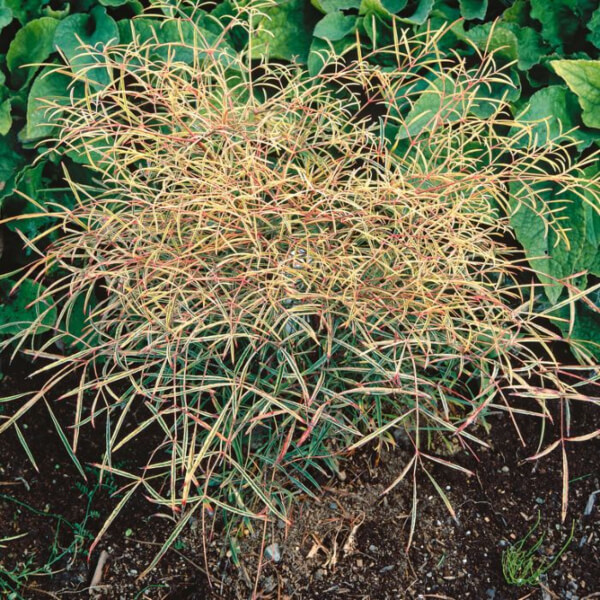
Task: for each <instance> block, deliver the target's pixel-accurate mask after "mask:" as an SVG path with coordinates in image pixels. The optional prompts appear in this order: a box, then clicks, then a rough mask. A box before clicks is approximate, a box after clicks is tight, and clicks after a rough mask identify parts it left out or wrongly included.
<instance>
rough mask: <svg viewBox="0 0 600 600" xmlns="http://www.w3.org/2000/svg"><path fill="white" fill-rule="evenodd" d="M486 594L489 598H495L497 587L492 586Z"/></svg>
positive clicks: (490, 599) (492, 599) (491, 599)
mask: <svg viewBox="0 0 600 600" xmlns="http://www.w3.org/2000/svg"><path fill="white" fill-rule="evenodd" d="M485 594H486V596H487V597H488V598H489V600H494V598H495V597H496V588H490V589H488V590H486V592H485Z"/></svg>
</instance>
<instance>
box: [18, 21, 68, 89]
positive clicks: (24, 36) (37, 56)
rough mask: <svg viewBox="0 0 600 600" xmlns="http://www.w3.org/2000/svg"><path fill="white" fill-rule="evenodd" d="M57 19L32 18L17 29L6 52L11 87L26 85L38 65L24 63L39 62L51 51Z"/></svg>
mask: <svg viewBox="0 0 600 600" xmlns="http://www.w3.org/2000/svg"><path fill="white" fill-rule="evenodd" d="M58 23H59V21H58V20H56V19H53V18H51V17H41V18H40V19H34V20H33V21H30V22H29V23H27V24H26V25H25V27H22V28H21V29H19V31H17V34H16V35H15V37H14V39H13V41H12V42H11V44H10V46H9V48H8V52H7V53H6V66H7V67H8V70H9V72H10V74H11V81H12V84H13V87H21V86H24V85H27V84H28V83H29V82H30V81H31V79H33V76H34V75H35V73H36V71H37V69H38V67H37V66H31V67H24V65H28V64H35V63H41V62H43V61H44V60H46V59H47V58H48V57H49V56H50V54H51V53H52V52H53V50H54V47H53V40H54V32H55V31H56V27H57V25H58Z"/></svg>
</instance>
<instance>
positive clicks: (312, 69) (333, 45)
mask: <svg viewBox="0 0 600 600" xmlns="http://www.w3.org/2000/svg"><path fill="white" fill-rule="evenodd" d="M355 45H356V40H355V39H354V38H344V39H342V40H340V41H338V42H330V41H327V40H321V39H319V38H313V41H312V44H311V46H310V52H309V54H308V61H307V67H308V74H309V75H311V76H313V75H317V74H318V73H319V72H320V71H321V70H322V69H323V67H324V66H325V64H326V59H327V57H328V56H329V54H331V50H332V49H333V51H334V52H335V55H336V56H341V55H342V54H343V53H344V52H345V51H346V50H347V49H348V48H350V47H351V46H355Z"/></svg>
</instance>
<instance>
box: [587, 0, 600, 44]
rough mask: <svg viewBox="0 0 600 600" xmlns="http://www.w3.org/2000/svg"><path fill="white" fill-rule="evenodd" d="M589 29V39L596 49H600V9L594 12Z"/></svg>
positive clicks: (588, 25)
mask: <svg viewBox="0 0 600 600" xmlns="http://www.w3.org/2000/svg"><path fill="white" fill-rule="evenodd" d="M587 28H588V29H589V30H590V34H589V35H588V36H587V39H588V40H589V41H590V42H591V43H592V44H594V46H596V48H600V7H599V8H598V9H596V10H595V11H594V14H593V15H592V18H591V19H590V21H589V22H588V24H587Z"/></svg>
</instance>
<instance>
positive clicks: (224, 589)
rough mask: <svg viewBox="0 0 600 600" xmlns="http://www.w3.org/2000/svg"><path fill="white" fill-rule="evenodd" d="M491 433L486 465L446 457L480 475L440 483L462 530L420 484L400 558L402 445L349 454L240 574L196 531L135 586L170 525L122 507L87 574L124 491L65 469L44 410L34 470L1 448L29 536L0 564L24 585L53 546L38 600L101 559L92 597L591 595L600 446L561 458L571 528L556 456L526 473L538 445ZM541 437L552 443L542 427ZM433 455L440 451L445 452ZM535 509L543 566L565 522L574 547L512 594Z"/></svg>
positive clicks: (498, 598) (500, 431) (14, 383)
mask: <svg viewBox="0 0 600 600" xmlns="http://www.w3.org/2000/svg"><path fill="white" fill-rule="evenodd" d="M24 369H25V365H21V366H19V363H17V364H16V366H15V367H12V368H8V369H5V373H6V376H5V377H4V380H3V381H2V387H3V392H4V393H6V392H7V391H8V390H10V392H11V393H15V392H16V391H17V390H18V388H19V387H21V386H23V381H24V375H25V370H24ZM53 406H54V407H55V408H54V410H55V412H56V414H57V416H58V418H59V420H61V421H63V424H65V425H66V424H67V423H66V420H65V419H63V418H62V417H63V416H65V417H66V416H68V415H69V414H72V413H70V410H69V408H68V407H67V406H64V405H61V404H55V405H53ZM573 416H574V421H575V422H576V423H577V424H578V426H581V430H582V431H592V430H594V429H598V428H599V427H600V420H599V419H598V415H597V411H596V412H595V411H593V410H590V411H584V410H583V409H582V407H578V413H577V414H575V415H573ZM490 423H491V432H490V435H489V436H487V437H486V440H487V442H488V443H489V444H490V448H489V449H483V450H482V451H480V452H479V453H478V458H479V460H476V459H475V458H473V456H472V455H470V454H469V453H468V452H466V451H460V452H459V454H458V455H456V456H455V457H454V459H455V460H457V461H459V463H460V464H462V465H463V466H465V467H468V468H470V469H472V470H474V472H475V477H471V478H468V477H466V476H464V475H463V474H461V473H458V472H455V471H452V470H450V469H442V468H439V469H435V470H434V471H433V473H434V475H435V477H436V479H437V481H438V482H439V483H440V485H443V486H444V488H445V491H446V493H447V495H448V498H449V499H450V501H451V503H452V505H453V507H454V509H455V511H456V520H455V519H453V518H452V517H451V516H450V514H449V513H448V511H447V509H446V508H445V507H444V505H443V503H442V501H441V499H440V498H439V496H438V495H437V493H436V492H435V490H434V489H433V487H432V486H431V484H430V483H429V482H428V480H426V478H425V477H422V478H421V480H420V481H418V498H419V504H418V507H419V508H418V519H417V528H416V533H415V537H414V540H413V544H412V546H411V548H410V550H409V551H408V553H407V552H406V550H405V547H406V544H407V540H408V532H409V520H410V517H409V513H410V509H411V502H412V488H411V485H410V482H404V483H402V484H400V485H399V486H397V487H396V488H395V489H394V490H393V491H391V492H390V493H389V494H388V495H385V496H382V495H381V492H382V491H383V490H384V489H385V488H386V487H387V486H388V485H389V484H390V483H391V482H392V481H393V480H394V479H395V478H396V477H397V475H398V474H399V472H400V471H401V469H402V467H403V465H404V463H405V462H406V459H407V458H408V456H409V454H408V453H406V454H405V451H404V450H403V449H402V447H401V445H400V446H398V447H397V448H396V449H393V450H389V451H384V452H383V453H382V454H381V455H380V456H377V454H376V453H375V452H374V451H373V450H372V449H371V450H365V451H363V452H358V453H355V454H354V455H353V456H351V457H350V459H349V460H348V461H347V462H344V463H342V471H341V472H340V475H338V476H334V477H331V479H330V480H326V481H323V490H322V491H323V495H322V497H321V498H319V499H318V500H314V499H310V498H300V501H299V502H298V503H297V505H296V506H294V508H293V511H292V513H291V521H292V525H291V527H289V528H288V529H286V528H285V527H284V526H283V523H281V522H279V523H277V522H274V523H272V524H270V525H269V526H268V527H267V528H266V530H263V528H262V525H261V524H260V523H258V524H257V527H256V530H255V532H254V533H248V534H247V535H246V536H242V537H241V538H240V539H239V545H237V548H236V547H234V551H235V554H236V555H237V558H238V565H236V564H235V560H234V556H233V554H232V547H231V545H230V544H229V543H228V542H227V541H226V540H225V539H224V537H223V536H220V535H219V534H218V532H215V533H214V534H210V533H209V534H208V536H207V556H206V559H205V557H204V555H203V542H202V525H201V523H200V521H195V522H193V523H192V525H191V527H188V528H187V529H186V530H184V532H183V534H182V535H181V537H180V538H179V539H178V540H177V542H176V543H175V545H174V547H173V548H172V549H171V550H170V551H169V552H168V553H167V555H166V556H165V557H164V558H163V559H162V560H161V562H160V563H159V565H158V566H157V568H156V569H154V570H153V571H152V572H151V573H150V575H149V576H148V577H146V578H144V579H143V580H142V581H140V580H138V576H139V574H140V573H141V572H142V571H143V570H144V569H145V568H146V567H147V565H148V564H149V562H150V561H151V560H152V557H153V556H154V554H155V553H156V552H157V551H158V549H159V547H160V545H161V544H162V543H163V541H164V540H165V539H166V537H167V536H168V535H169V533H170V531H171V529H172V527H173V523H172V522H171V521H170V520H169V519H167V518H165V517H159V516H156V515H155V514H154V515H153V512H154V511H153V508H152V505H150V504H149V503H147V502H146V500H145V499H144V498H142V497H139V498H137V499H136V500H135V501H133V502H131V503H129V504H128V505H127V506H126V507H125V509H124V510H123V512H122V514H121V515H120V516H119V518H118V519H117V521H116V522H115V524H114V525H113V526H112V527H111V528H110V529H109V531H108V532H107V534H106V535H105V536H104V537H103V538H102V540H101V542H100V543H99V545H98V546H97V548H96V549H95V551H94V553H93V555H92V557H91V560H90V561H89V562H88V561H87V559H86V552H87V549H88V548H89V546H90V542H91V539H92V537H93V536H95V535H96V533H97V532H98V530H99V528H100V527H101V525H102V523H103V518H105V517H107V516H108V514H109V513H110V511H111V510H112V508H113V507H114V506H115V504H116V503H117V501H118V495H117V497H116V498H114V497H111V492H114V491H115V490H116V489H117V487H118V482H117V481H114V480H106V481H105V482H104V483H103V485H101V486H96V485H95V484H96V483H97V476H96V474H95V473H94V471H93V469H91V468H90V469H88V468H87V467H85V470H86V472H87V474H88V481H87V482H85V481H84V480H83V479H82V477H81V475H80V474H79V473H78V472H77V470H76V469H75V467H74V466H73V465H72V463H70V462H69V460H68V458H67V456H66V453H65V449H64V447H63V446H62V444H61V442H60V440H59V438H58V436H57V434H56V432H55V430H54V426H53V424H52V421H51V420H50V418H49V416H48V414H47V411H46V409H45V408H44V407H43V405H41V404H40V405H38V406H37V407H36V408H35V409H33V410H32V411H31V412H30V413H29V414H28V415H27V417H26V419H25V420H24V421H23V424H22V426H21V431H23V433H24V435H26V437H27V441H28V442H29V445H30V447H31V449H32V452H33V454H34V456H35V459H36V460H37V461H38V467H39V472H36V471H35V470H34V469H33V468H32V466H31V464H30V463H29V461H28V459H27V457H26V455H25V453H24V451H23V450H22V448H21V446H20V444H19V442H18V440H17V438H16V435H14V433H12V432H11V433H9V434H7V435H4V436H2V437H0V455H1V456H2V457H3V461H2V465H1V470H0V484H1V486H2V488H1V489H0V494H2V497H1V499H0V523H2V525H1V528H0V539H1V538H6V537H11V536H15V535H20V534H26V535H25V536H24V537H22V538H20V539H16V540H14V541H9V542H5V543H4V545H5V548H4V549H3V550H2V554H1V555H0V556H1V559H0V563H1V565H2V567H3V568H4V569H5V570H6V571H7V572H12V573H15V574H19V573H21V575H23V573H25V572H27V570H29V572H31V573H33V571H34V570H35V569H42V568H43V566H44V565H45V564H46V563H47V561H48V559H49V558H52V556H51V547H52V546H53V545H54V546H55V548H56V550H57V552H56V553H55V555H54V556H55V557H56V555H57V554H61V553H62V552H64V551H65V550H66V553H65V554H64V556H63V557H62V558H59V559H58V560H56V561H55V562H54V564H52V565H50V569H51V570H52V571H55V573H54V574H53V575H51V576H50V575H34V574H32V575H31V576H30V577H23V578H22V580H21V582H22V583H23V584H24V585H26V586H28V587H23V588H21V589H20V593H21V594H22V595H23V596H24V597H26V598H32V599H34V598H47V597H57V598H70V597H74V598H76V597H87V596H88V595H89V592H88V590H89V584H90V580H91V577H92V575H93V572H94V570H95V567H96V564H97V562H98V558H99V555H100V553H101V552H102V551H106V552H108V561H107V563H106V567H105V569H104V572H103V576H102V581H101V586H100V587H99V588H98V593H96V597H101V598H127V599H129V598H131V599H133V598H190V599H191V598H215V599H218V598H223V599H228V600H229V599H237V598H249V597H251V595H252V592H253V590H254V592H255V594H256V595H255V597H257V598H290V599H291V598H293V599H298V600H309V599H313V598H314V599H317V598H319V599H320V600H324V599H328V598H332V599H333V598H338V597H339V598H357V599H358V598H360V599H367V598H370V599H378V600H379V599H382V600H383V599H384V598H390V599H391V598H394V599H396V598H474V599H477V600H487V599H495V600H509V599H513V598H514V599H517V598H525V597H530V598H536V599H543V600H548V599H551V600H554V599H558V598H560V599H563V598H564V599H570V600H584V599H591V598H595V597H599V593H600V573H599V572H598V564H599V562H600V537H599V534H598V526H599V525H600V512H599V509H598V506H599V505H600V502H597V503H596V505H595V506H594V507H593V508H592V511H591V514H589V515H587V516H584V513H585V512H586V506H587V507H588V510H589V504H588V503H589V501H590V500H589V499H590V495H591V494H592V493H593V492H594V491H596V490H598V489H600V452H599V450H600V443H599V442H598V440H597V439H596V440H593V441H590V442H589V443H586V444H573V445H572V447H569V448H568V454H569V466H570V471H569V478H570V482H571V485H570V504H569V513H568V516H567V521H566V523H565V524H564V525H562V526H561V525H560V504H561V501H560V487H561V472H562V471H561V469H562V465H561V459H560V455H559V453H553V454H551V455H550V456H548V457H545V458H543V459H541V460H540V461H538V462H528V461H525V459H526V458H527V457H528V456H530V455H531V454H533V453H534V452H535V448H533V447H531V448H523V447H521V445H520V443H519V440H518V437H517V434H516V432H515V430H514V427H513V425H512V424H511V423H510V420H509V419H508V418H506V417H504V416H500V415H499V416H496V417H492V418H491V419H490ZM519 425H520V426H521V428H522V430H523V432H524V434H525V435H526V437H527V439H531V440H536V439H537V436H538V434H539V423H536V422H535V421H534V420H531V419H524V418H523V419H521V420H520V421H519ZM90 433H91V431H90ZM547 435H548V440H550V439H552V438H551V436H552V431H551V430H549V431H548V433H547ZM82 441H84V442H85V447H83V448H82V449H81V455H80V457H81V460H82V464H84V465H85V464H86V463H85V461H94V460H98V458H99V455H100V452H101V449H102V444H103V432H102V431H101V430H98V431H97V433H96V435H88V436H86V437H85V439H84V440H82ZM435 450H436V449H435V448H434V449H433V451H434V452H435ZM140 451H141V450H140ZM438 451H440V452H443V451H442V448H439V449H438ZM123 460H127V457H124V458H123ZM8 496H10V497H11V499H10V500H9V499H8ZM18 503H22V504H18ZM538 512H539V514H540V516H541V524H540V527H539V529H538V533H542V532H543V533H544V534H545V539H544V542H543V543H542V545H541V546H540V553H539V556H540V557H541V556H542V555H545V556H547V557H551V556H553V555H555V554H556V553H557V552H558V551H559V550H560V549H561V547H562V545H563V544H564V542H565V540H566V539H567V538H568V536H569V534H570V529H571V524H572V522H573V521H574V523H575V524H574V535H573V540H572V542H571V543H570V545H569V546H568V548H567V550H566V551H565V552H564V554H563V555H562V556H561V557H560V558H559V560H558V562H557V563H556V564H555V565H554V566H553V567H552V568H551V569H550V571H549V572H548V573H547V575H546V576H544V577H542V581H541V585H540V586H534V587H531V586H511V585H508V584H507V583H506V581H505V578H504V576H503V573H502V553H503V551H505V549H506V548H507V547H509V546H510V545H511V544H514V543H515V542H516V541H518V540H519V539H521V538H522V537H523V536H524V535H525V534H526V533H527V531H528V530H529V529H530V528H531V527H532V526H533V524H534V523H535V521H536V519H537V516H538ZM61 519H64V522H63V521H61ZM57 528H58V534H57ZM263 534H264V537H263ZM77 535H79V536H80V537H77ZM272 544H276V546H272ZM269 546H270V549H269ZM265 548H267V549H268V551H267V555H268V556H269V555H271V556H272V557H274V558H278V557H277V554H278V553H279V554H280V560H279V561H278V562H277V563H275V562H274V561H273V560H265V561H263V563H262V566H261V568H260V573H259V574H258V561H259V557H260V556H261V551H263V550H264V549H265ZM75 550H77V553H76V554H74V552H75ZM29 560H31V563H30V564H29V566H25V564H26V563H27V562H28V561H29ZM207 567H208V575H207ZM257 574H258V579H257ZM3 585H5V586H6V585H7V584H6V583H4V582H3Z"/></svg>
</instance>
